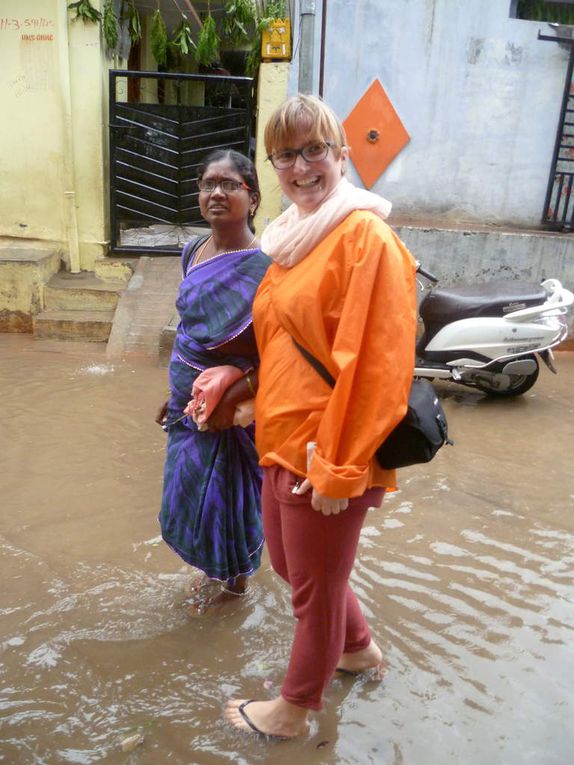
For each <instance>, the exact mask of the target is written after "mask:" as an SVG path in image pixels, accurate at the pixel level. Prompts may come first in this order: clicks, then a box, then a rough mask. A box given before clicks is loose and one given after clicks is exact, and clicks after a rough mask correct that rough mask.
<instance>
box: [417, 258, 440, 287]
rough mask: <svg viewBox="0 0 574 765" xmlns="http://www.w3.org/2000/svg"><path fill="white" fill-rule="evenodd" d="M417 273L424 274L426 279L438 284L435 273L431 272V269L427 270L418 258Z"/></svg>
mask: <svg viewBox="0 0 574 765" xmlns="http://www.w3.org/2000/svg"><path fill="white" fill-rule="evenodd" d="M417 274H420V275H421V276H424V278H425V279H428V280H429V282H432V283H433V284H438V279H437V277H436V276H435V275H434V274H431V272H430V271H426V270H425V269H424V268H423V267H422V266H421V264H420V263H419V261H418V260H417Z"/></svg>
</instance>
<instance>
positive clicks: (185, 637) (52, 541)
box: [0, 335, 574, 765]
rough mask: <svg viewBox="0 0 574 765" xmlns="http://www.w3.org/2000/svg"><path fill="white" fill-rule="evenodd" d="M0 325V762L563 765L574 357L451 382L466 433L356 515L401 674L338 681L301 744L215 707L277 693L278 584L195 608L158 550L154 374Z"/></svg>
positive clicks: (454, 412) (365, 591)
mask: <svg viewBox="0 0 574 765" xmlns="http://www.w3.org/2000/svg"><path fill="white" fill-rule="evenodd" d="M39 348H41V346H38V345H37V344H36V345H35V344H34V341H32V340H31V339H30V338H28V337H22V336H6V335H4V336H0V384H1V392H2V395H1V398H0V408H1V430H0V433H1V436H0V471H1V473H0V475H1V478H0V481H1V494H0V496H1V498H2V500H1V501H2V513H1V516H0V517H1V527H0V545H1V553H2V558H1V563H0V576H1V580H2V595H1V601H0V608H1V614H2V622H1V628H0V630H1V632H0V646H1V668H0V672H1V688H2V690H1V711H0V720H1V730H0V734H1V735H0V738H1V743H0V761H1V762H3V763H9V764H10V765H20V764H21V763H22V764H26V765H28V763H34V764H36V763H37V764H43V765H44V764H45V765H48V764H49V765H62V764H63V763H82V764H84V763H106V765H116V764H119V763H122V764H125V765H164V764H171V763H173V764H174V765H196V764H198V765H219V764H223V763H239V765H284V764H285V765H287V764H288V765H292V763H293V762H299V763H304V765H318V764H319V763H321V764H325V765H343V764H345V765H347V764H353V765H354V764H355V763H357V764H359V763H360V764H362V763H376V765H419V764H420V765H423V764H424V765H461V764H463V765H487V764H488V765H501V764H508V765H516V763H540V765H570V763H571V762H572V757H573V754H572V752H573V751H574V725H573V722H572V721H573V720H574V694H573V692H572V688H573V682H574V661H573V653H574V649H573V645H574V639H573V638H574V567H573V564H574V512H573V511H574V477H573V471H572V445H573V444H574V417H573V412H574V394H573V390H574V386H573V385H572V380H573V376H574V355H573V354H559V355H558V360H557V366H558V371H559V374H558V376H557V377H554V376H553V375H551V374H550V372H549V371H548V370H546V369H545V368H544V369H542V370H541V374H540V379H539V382H538V383H537V384H536V386H535V387H534V389H533V390H532V391H531V392H529V393H527V394H526V395H525V396H523V397H522V398H519V399H516V400H509V401H492V400H488V399H487V398H486V397H485V396H483V395H482V394H480V393H478V392H473V391H465V390H463V389H462V388H461V389H460V390H459V389H458V388H456V387H455V386H450V385H449V384H446V385H442V386H441V387H440V390H441V395H442V396H443V401H444V405H445V409H446V411H447V414H448V417H449V420H450V426H451V432H452V436H453V437H454V439H455V440H456V444H455V446H454V447H452V448H445V449H444V450H443V451H442V452H441V453H440V454H439V455H438V456H437V458H436V460H435V461H434V462H433V463H432V464H431V465H430V466H424V467H420V466H419V467H416V468H409V469H407V470H404V471H402V480H401V487H400V490H399V491H398V492H397V493H395V494H394V495H392V496H390V497H388V498H387V500H386V501H385V504H384V506H383V508H382V509H379V510H373V511H371V513H370V514H369V516H368V519H367V524H366V527H365V529H364V533H363V536H362V541H361V547H360V558H359V561H358V563H357V566H356V570H355V571H354V573H353V582H354V585H355V587H356V590H357V593H358V595H359V597H360V600H361V602H362V604H363V607H364V609H365V611H366V612H367V614H368V615H369V618H370V623H371V625H372V628H373V631H374V633H375V635H376V637H377V639H378V641H379V642H380V644H381V646H382V648H383V649H384V652H385V655H386V657H387V660H388V663H389V666H390V671H389V674H388V676H387V678H386V679H385V681H384V682H383V683H378V684H377V683H374V682H373V681H369V680H355V681H353V679H352V678H344V679H335V680H334V681H333V683H332V685H331V687H330V688H329V691H328V693H327V697H326V705H325V710H324V711H323V712H321V713H318V714H314V715H313V717H312V728H311V733H310V735H309V737H308V738H306V739H303V740H300V741H293V742H284V743H269V742H265V741H262V740H258V739H256V738H254V737H251V736H248V735H245V734H242V733H237V732H234V731H232V730H230V729H228V728H227V727H226V726H225V725H224V724H223V723H222V721H221V710H222V705H223V703H224V701H225V699H226V698H228V697H235V696H240V697H245V698H247V697H248V698H254V697H256V698H266V697H271V696H273V695H274V694H275V692H276V690H277V688H278V686H279V685H280V682H281V677H282V671H283V668H284V666H285V664H286V661H287V656H288V651H289V645H290V636H291V631H292V621H291V616H290V608H289V597H288V593H287V591H286V589H285V587H284V586H283V584H282V583H281V582H280V581H279V580H278V578H277V577H276V576H275V575H274V574H273V572H272V571H271V570H270V567H269V563H268V560H267V558H264V564H263V567H262V569H261V570H260V571H259V572H258V574H257V576H256V577H255V578H254V580H253V582H252V586H251V589H250V592H249V594H248V596H247V597H246V598H245V599H241V600H239V599H238V600H237V601H234V602H232V603H229V604H225V606H222V607H221V608H220V610H219V611H218V612H213V613H209V612H208V613H207V614H205V615H204V616H202V617H192V616H191V615H190V614H189V613H188V611H187V609H186V607H185V599H186V596H187V592H188V589H189V585H190V578H191V573H190V570H188V569H187V568H186V567H185V566H184V565H183V564H182V563H181V562H180V561H179V559H178V558H177V557H176V556H175V555H174V554H173V553H172V552H171V551H170V550H168V549H167V548H166V546H165V545H163V543H161V542H160V540H159V538H158V535H159V529H158V525H157V520H156V518H157V512H158V506H159V500H160V491H161V471H162V459H163V448H164V438H165V436H164V434H163V432H162V430H161V429H160V428H159V427H158V426H157V425H156V424H155V423H154V422H153V418H154V414H155V411H156V409H157V407H158V405H159V404H160V403H161V401H162V399H163V393H164V391H165V389H166V387H167V386H166V377H167V373H166V370H164V369H159V368H155V367H152V366H145V365H138V364H137V363H135V362H132V361H129V360H128V361H126V362H122V363H114V364H113V365H112V364H111V363H110V362H108V361H107V360H106V358H105V356H104V355H102V354H101V352H98V351H96V350H93V351H84V352H82V353H80V354H79V353H74V352H72V351H68V352H64V353H62V352H59V353H56V352H48V351H46V350H41V349H39Z"/></svg>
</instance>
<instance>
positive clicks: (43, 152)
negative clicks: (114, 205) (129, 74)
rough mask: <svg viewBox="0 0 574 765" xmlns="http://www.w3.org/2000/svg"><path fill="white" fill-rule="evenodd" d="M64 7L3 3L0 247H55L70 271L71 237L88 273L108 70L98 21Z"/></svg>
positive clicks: (41, 0) (96, 228)
mask: <svg viewBox="0 0 574 765" xmlns="http://www.w3.org/2000/svg"><path fill="white" fill-rule="evenodd" d="M93 4H94V6H95V7H99V5H100V3H99V2H98V0H95V1H94V3H93ZM67 5H68V3H67V2H66V0H1V2H0V103H2V112H3V115H4V118H3V119H2V120H1V121H0V146H1V152H0V210H2V215H1V216H0V247H2V246H7V245H10V244H12V243H14V240H18V241H20V242H21V240H27V239H29V240H37V241H40V242H42V243H47V244H50V243H53V244H54V246H55V247H56V248H58V249H60V248H61V250H62V252H63V257H64V260H65V261H66V263H67V265H68V267H69V266H70V260H72V261H73V260H74V241H76V245H75V255H76V258H75V260H76V264H77V265H78V266H79V267H81V268H82V269H90V268H92V267H93V262H94V260H95V259H97V258H100V257H102V256H103V255H104V254H105V251H106V243H105V241H104V239H105V234H104V231H105V214H106V213H105V209H106V208H105V205H104V203H103V199H104V184H105V168H104V156H105V152H104V147H105V145H106V143H107V124H106V122H107V120H106V117H105V114H106V112H105V111H103V109H102V107H103V106H105V93H106V77H107V71H106V69H107V66H106V62H105V60H104V59H103V56H102V52H101V44H100V29H99V25H97V24H88V25H86V24H84V22H83V21H80V20H78V21H72V18H73V15H74V14H73V13H72V12H68V11H67V10H66V6H67ZM70 115H71V116H70ZM76 237H77V239H76ZM0 255H1V253H0ZM72 265H73V263H72ZM74 270H77V269H74Z"/></svg>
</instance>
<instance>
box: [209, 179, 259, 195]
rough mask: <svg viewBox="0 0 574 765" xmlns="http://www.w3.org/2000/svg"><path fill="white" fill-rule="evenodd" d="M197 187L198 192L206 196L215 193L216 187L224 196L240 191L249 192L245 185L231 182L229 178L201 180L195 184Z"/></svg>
mask: <svg viewBox="0 0 574 765" xmlns="http://www.w3.org/2000/svg"><path fill="white" fill-rule="evenodd" d="M197 186H198V188H199V190H200V191H205V192H207V193H208V194H210V193H211V192H212V191H215V189H216V188H217V187H218V186H219V188H220V189H221V190H222V191H224V192H225V193H226V194H235V193H237V192H238V191H239V190H240V189H246V190H247V191H251V188H250V187H249V186H248V185H247V184H246V183H243V182H242V181H232V180H231V179H230V178H220V179H219V180H215V179H214V178H205V180H204V179H203V178H202V179H201V180H200V181H198V182H197Z"/></svg>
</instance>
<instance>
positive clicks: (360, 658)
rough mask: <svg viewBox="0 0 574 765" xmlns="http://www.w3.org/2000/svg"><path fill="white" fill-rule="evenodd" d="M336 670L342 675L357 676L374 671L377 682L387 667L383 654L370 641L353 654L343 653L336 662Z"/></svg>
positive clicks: (372, 641) (373, 642)
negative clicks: (346, 673)
mask: <svg viewBox="0 0 574 765" xmlns="http://www.w3.org/2000/svg"><path fill="white" fill-rule="evenodd" d="M337 670H340V671H341V672H342V673H345V672H348V673H349V674H353V675H355V674H356V675H358V674H360V673H361V672H366V671H367V670H374V671H375V672H376V675H377V680H382V679H383V677H384V675H385V673H386V670H387V666H386V664H385V662H384V661H383V652H382V651H381V649H380V648H379V646H378V645H377V644H376V643H375V641H374V640H371V642H370V643H369V645H368V646H367V647H366V648H363V650H362V651H356V652H355V653H344V654H343V655H342V656H341V658H340V659H339V661H338V662H337Z"/></svg>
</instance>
